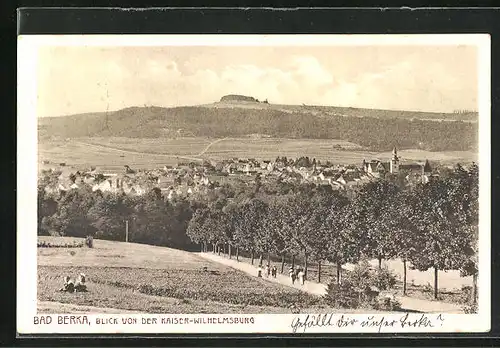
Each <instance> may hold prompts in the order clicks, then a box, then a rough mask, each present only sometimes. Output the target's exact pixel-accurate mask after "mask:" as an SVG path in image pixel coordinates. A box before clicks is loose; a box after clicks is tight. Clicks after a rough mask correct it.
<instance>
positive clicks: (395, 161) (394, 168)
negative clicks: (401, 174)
mask: <svg viewBox="0 0 500 348" xmlns="http://www.w3.org/2000/svg"><path fill="white" fill-rule="evenodd" d="M390 165H391V168H390V171H391V174H397V173H398V171H399V157H398V150H397V149H396V147H394V149H393V150H392V158H391V162H390Z"/></svg>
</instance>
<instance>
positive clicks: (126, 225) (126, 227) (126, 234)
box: [125, 220, 128, 243]
mask: <svg viewBox="0 0 500 348" xmlns="http://www.w3.org/2000/svg"><path fill="white" fill-rule="evenodd" d="M125 242H126V243H128V220H125Z"/></svg>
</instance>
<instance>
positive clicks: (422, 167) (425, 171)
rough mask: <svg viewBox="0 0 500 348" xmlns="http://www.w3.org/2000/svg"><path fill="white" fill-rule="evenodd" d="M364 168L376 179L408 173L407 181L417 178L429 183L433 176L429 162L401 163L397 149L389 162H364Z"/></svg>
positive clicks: (393, 151)
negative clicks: (386, 175)
mask: <svg viewBox="0 0 500 348" xmlns="http://www.w3.org/2000/svg"><path fill="white" fill-rule="evenodd" d="M362 167H363V170H364V172H365V173H367V174H368V175H370V176H374V177H383V175H385V174H387V173H389V174H393V175H397V174H399V173H400V172H405V173H408V175H407V177H406V179H407V180H409V179H410V178H415V177H416V178H417V179H418V180H419V181H422V182H428V181H429V178H430V177H431V176H432V168H431V165H430V163H429V161H428V160H426V161H425V162H424V163H418V162H408V163H401V162H400V159H399V156H398V150H397V149H396V147H394V149H393V150H392V158H391V159H390V161H389V162H382V161H379V160H372V161H370V162H366V161H365V160H363V165H362Z"/></svg>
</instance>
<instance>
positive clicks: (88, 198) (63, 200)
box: [45, 189, 95, 237]
mask: <svg viewBox="0 0 500 348" xmlns="http://www.w3.org/2000/svg"><path fill="white" fill-rule="evenodd" d="M94 198H95V195H93V194H92V192H89V191H86V190H84V189H80V190H70V191H68V192H67V193H66V194H64V195H62V196H61V197H60V199H59V200H58V202H57V203H58V204H57V211H56V213H55V214H53V215H52V216H50V217H47V218H46V219H45V224H46V225H47V227H48V228H50V229H51V230H52V231H55V232H56V233H58V234H59V235H61V236H71V237H86V236H88V235H93V234H94V233H95V229H94V228H93V226H92V220H91V219H90V218H89V216H88V215H87V212H88V211H89V209H90V208H91V207H92V206H93V204H94Z"/></svg>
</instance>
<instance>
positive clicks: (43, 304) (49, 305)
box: [37, 301, 141, 314]
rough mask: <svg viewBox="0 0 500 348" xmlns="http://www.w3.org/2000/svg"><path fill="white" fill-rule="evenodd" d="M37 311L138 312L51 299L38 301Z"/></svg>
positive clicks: (137, 312) (85, 312) (54, 312)
mask: <svg viewBox="0 0 500 348" xmlns="http://www.w3.org/2000/svg"><path fill="white" fill-rule="evenodd" d="M37 309H38V312H39V313H53V314H65V313H71V314H76V313H83V314H126V313H135V314H140V313H141V312H139V311H129V310H126V309H119V308H104V307H92V306H80V305H76V304H72V303H62V302H53V301H38V307H37Z"/></svg>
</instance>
